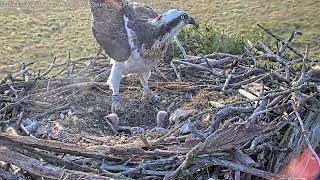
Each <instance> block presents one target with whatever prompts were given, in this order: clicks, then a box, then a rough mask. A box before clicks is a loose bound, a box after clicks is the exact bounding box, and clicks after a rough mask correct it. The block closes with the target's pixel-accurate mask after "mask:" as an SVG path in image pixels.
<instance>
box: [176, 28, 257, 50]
mask: <svg viewBox="0 0 320 180" xmlns="http://www.w3.org/2000/svg"><path fill="white" fill-rule="evenodd" d="M259 38H261V35H260V34H258V33H255V32H252V33H250V34H249V33H248V34H240V35H235V34H229V33H224V32H219V31H217V30H215V28H214V27H213V26H212V25H208V24H205V25H201V26H200V28H199V29H198V30H196V29H194V28H185V29H183V30H182V31H181V33H180V34H179V40H180V41H181V42H182V43H183V46H184V47H185V49H186V51H187V53H188V54H189V55H199V54H202V55H205V54H211V53H213V52H222V53H229V54H244V53H245V44H246V42H247V41H248V40H250V41H253V42H255V41H256V40H258V39H259ZM178 52H180V51H178ZM179 55H181V54H179Z"/></svg>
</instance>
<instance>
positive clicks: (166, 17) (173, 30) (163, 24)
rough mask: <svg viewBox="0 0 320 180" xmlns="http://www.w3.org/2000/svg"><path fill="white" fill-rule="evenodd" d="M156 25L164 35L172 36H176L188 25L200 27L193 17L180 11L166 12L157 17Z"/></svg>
mask: <svg viewBox="0 0 320 180" xmlns="http://www.w3.org/2000/svg"><path fill="white" fill-rule="evenodd" d="M154 23H155V25H156V26H157V27H158V28H159V29H160V32H161V33H162V34H170V35H172V36H176V35H177V34H178V33H179V32H180V30H181V29H182V27H184V26H186V25H188V24H191V25H194V26H195V27H198V25H197V23H196V22H195V20H194V18H193V17H191V16H189V15H188V14H187V13H186V12H185V11H182V10H179V9H172V10H169V11H167V12H165V13H164V14H162V15H160V16H159V17H157V18H156V19H155V20H154Z"/></svg>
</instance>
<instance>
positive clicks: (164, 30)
mask: <svg viewBox="0 0 320 180" xmlns="http://www.w3.org/2000/svg"><path fill="white" fill-rule="evenodd" d="M89 2H90V7H91V12H92V16H93V27H92V32H93V35H94V37H95V38H96V40H97V42H98V43H99V45H100V46H102V48H103V49H104V50H105V52H106V54H107V55H108V56H109V57H110V58H112V59H113V62H112V63H113V66H112V69H111V73H110V76H109V80H108V84H109V85H110V88H111V90H112V109H113V110H114V111H117V110H120V109H121V106H120V103H119V101H120V94H119V86H120V81H121V77H122V75H126V74H130V73H138V74H139V77H140V80H141V84H142V86H143V98H144V99H150V98H151V99H152V98H153V97H154V95H153V93H152V92H151V90H150V89H149V86H148V79H149V78H150V75H151V69H152V68H153V67H154V66H156V65H157V64H158V63H159V61H160V60H161V59H164V58H166V56H167V54H168V52H169V48H168V47H169V46H170V45H171V43H172V42H173V40H174V37H175V36H176V35H178V33H179V32H180V30H181V28H182V27H184V26H185V25H188V24H193V25H196V23H195V20H194V19H193V18H192V17H191V16H188V14H187V13H186V12H184V11H182V10H178V9H173V10H169V11H167V12H166V13H164V14H162V15H159V14H157V13H156V12H155V11H154V10H153V9H152V8H150V7H149V6H146V5H139V4H133V3H131V2H129V1H126V0H89Z"/></svg>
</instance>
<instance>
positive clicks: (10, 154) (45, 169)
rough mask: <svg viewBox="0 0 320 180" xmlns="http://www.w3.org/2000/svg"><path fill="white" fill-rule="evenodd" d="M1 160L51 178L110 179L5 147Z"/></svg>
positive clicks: (1, 148)
mask: <svg viewBox="0 0 320 180" xmlns="http://www.w3.org/2000/svg"><path fill="white" fill-rule="evenodd" d="M0 160H1V161H4V162H7V163H10V164H14V165H16V166H18V167H20V168H22V169H24V170H26V171H29V172H31V173H33V174H36V175H38V176H40V177H45V178H49V179H57V178H58V177H65V176H68V177H72V178H73V179H78V178H84V179H109V178H107V177H103V176H99V175H94V174H89V173H84V172H78V171H69V170H64V169H62V168H58V167H54V166H52V165H50V164H47V163H44V162H41V161H38V160H36V159H32V158H30V157H27V156H25V155H22V154H20V153H17V152H14V151H12V150H9V149H7V148H5V147H0ZM70 179H71V178H70Z"/></svg>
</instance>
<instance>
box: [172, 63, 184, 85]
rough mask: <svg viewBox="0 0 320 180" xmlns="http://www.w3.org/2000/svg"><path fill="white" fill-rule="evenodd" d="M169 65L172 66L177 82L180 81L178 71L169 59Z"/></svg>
mask: <svg viewBox="0 0 320 180" xmlns="http://www.w3.org/2000/svg"><path fill="white" fill-rule="evenodd" d="M170 66H171V67H172V69H173V70H174V72H175V73H176V77H177V79H178V81H179V82H182V79H181V75H180V72H179V71H178V70H177V67H176V65H174V63H173V62H172V61H171V62H170Z"/></svg>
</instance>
